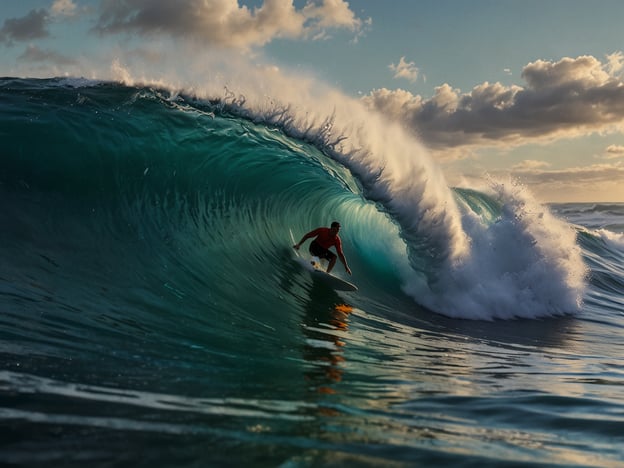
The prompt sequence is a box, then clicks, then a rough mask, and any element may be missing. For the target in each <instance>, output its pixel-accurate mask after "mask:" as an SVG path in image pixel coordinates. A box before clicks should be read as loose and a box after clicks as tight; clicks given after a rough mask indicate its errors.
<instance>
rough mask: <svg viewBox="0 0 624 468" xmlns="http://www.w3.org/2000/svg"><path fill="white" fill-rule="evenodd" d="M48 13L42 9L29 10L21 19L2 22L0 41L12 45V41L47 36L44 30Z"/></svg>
mask: <svg viewBox="0 0 624 468" xmlns="http://www.w3.org/2000/svg"><path fill="white" fill-rule="evenodd" d="M47 19H48V12H47V11H46V10H44V9H38V10H31V11H30V12H29V13H28V14H27V15H26V16H23V17H21V18H9V19H6V20H4V24H3V25H2V28H1V29H0V41H3V42H6V43H8V44H12V43H13V42H14V41H30V40H33V39H41V38H43V37H47V36H49V32H48V30H47V29H46V26H47Z"/></svg>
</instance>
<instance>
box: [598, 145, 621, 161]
mask: <svg viewBox="0 0 624 468" xmlns="http://www.w3.org/2000/svg"><path fill="white" fill-rule="evenodd" d="M623 157H624V146H622V145H609V146H607V148H606V149H605V154H604V155H603V156H602V158H603V159H617V158H623Z"/></svg>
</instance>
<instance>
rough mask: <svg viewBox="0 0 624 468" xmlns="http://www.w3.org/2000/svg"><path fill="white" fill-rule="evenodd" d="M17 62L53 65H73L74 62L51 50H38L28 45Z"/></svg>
mask: <svg viewBox="0 0 624 468" xmlns="http://www.w3.org/2000/svg"><path fill="white" fill-rule="evenodd" d="M18 60H22V61H26V62H49V63H52V64H54V65H61V66H63V65H74V64H76V63H77V62H76V60H74V59H72V58H70V57H66V56H65V55H61V54H59V53H58V52H54V51H52V50H44V49H40V48H39V47H37V46H34V45H29V46H28V48H27V49H26V50H25V51H24V52H23V53H22V55H20V56H19V57H18Z"/></svg>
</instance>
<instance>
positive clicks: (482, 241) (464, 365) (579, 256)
mask: <svg viewBox="0 0 624 468" xmlns="http://www.w3.org/2000/svg"><path fill="white" fill-rule="evenodd" d="M302 89H304V90H305V89H308V88H306V87H305V86H304V87H302ZM265 91H266V90H265ZM337 94H338V93H337V92H334V91H331V90H329V91H325V92H324V93H322V95H321V94H319V95H310V96H306V97H304V98H301V97H299V98H298V99H297V100H290V98H289V97H286V96H282V98H283V99H282V100H280V101H278V100H277V99H276V98H275V97H267V94H266V92H264V93H263V92H260V93H258V94H249V93H240V92H237V90H233V89H230V88H224V89H220V90H219V91H218V92H215V91H214V90H210V91H208V90H203V89H198V88H197V87H192V86H188V87H183V86H172V85H171V84H165V83H150V84H147V83H145V82H143V81H141V80H134V79H131V77H129V76H125V77H124V78H123V79H122V80H120V81H97V80H85V79H73V78H50V79H22V78H2V79H0V122H1V126H0V129H1V130H0V132H1V133H2V137H3V147H2V155H1V159H0V222H1V226H2V229H1V230H0V236H1V242H0V252H1V255H2V259H3V261H2V263H1V265H0V398H1V399H2V403H1V404H0V418H1V420H2V426H3V429H0V432H2V434H3V438H2V439H3V440H2V442H0V459H2V460H3V461H6V462H7V463H9V464H17V465H20V464H24V465H36V464H44V463H53V464H55V465H59V464H61V465H65V466H67V465H76V466H83V465H84V464H87V463H88V464H90V465H107V466H110V465H132V466H136V465H146V466H147V465H150V466H153V465H154V464H156V465H159V466H207V465H212V466H214V465H216V466H220V465H230V464H232V465H237V464H238V465H249V464H252V465H258V466H319V465H322V466H325V465H329V466H332V465H338V466H343V465H350V466H381V465H383V466H391V465H398V466H414V465H426V466H429V465H439V464H450V465H453V466H476V465H478V466H488V465H491V466H502V465H505V466H513V465H517V466H558V465H561V466H617V465H618V464H619V463H620V462H621V461H622V459H624V451H623V450H622V448H621V446H622V442H623V440H622V439H623V438H624V432H623V431H622V430H621V428H622V427H624V425H623V423H624V417H623V415H624V392H623V391H622V388H624V387H623V384H624V368H623V366H622V364H621V362H620V356H621V355H622V351H624V349H623V346H622V344H621V343H620V339H619V338H620V334H621V330H622V326H623V325H624V322H623V317H622V310H623V308H622V299H621V290H622V286H623V284H624V268H622V264H623V261H624V205H621V204H602V205H600V204H560V205H550V206H546V205H543V204H540V203H539V202H538V201H537V200H535V199H534V198H533V197H532V195H531V193H530V191H529V190H528V189H527V188H526V187H525V186H523V185H522V183H521V181H514V180H493V179H489V180H485V181H484V183H483V184H481V185H480V186H479V187H475V186H473V187H470V186H462V187H449V186H448V184H447V182H446V180H445V178H444V174H443V172H442V170H441V168H440V167H439V166H438V165H437V164H436V163H435V162H434V161H433V160H432V159H431V158H430V157H429V155H428V153H427V150H426V148H424V147H423V146H422V145H421V144H420V143H419V141H418V140H417V139H416V138H415V137H414V136H413V135H411V134H409V133H408V132H407V131H406V130H405V129H403V128H402V127H401V126H399V125H398V124H396V123H392V122H391V121H390V119H388V118H386V117H385V116H383V115H379V114H375V113H372V112H370V111H368V110H367V109H366V108H365V107H364V106H363V105H362V103H360V102H359V101H357V100H351V99H346V98H344V97H341V96H337ZM308 102H314V103H316V104H315V105H310V106H307V105H306V103H308ZM319 102H322V105H317V104H318V103H319ZM333 220H339V221H340V222H341V224H342V230H341V237H342V240H343V247H344V250H345V253H346V255H347V257H348V259H349V264H350V266H351V269H352V270H353V277H349V278H347V277H346V276H345V275H346V274H345V273H344V272H343V271H342V266H341V265H340V264H338V265H337V266H336V269H335V272H336V273H337V274H338V275H341V276H343V277H345V278H347V279H349V280H350V281H353V282H355V283H356V284H357V285H358V287H359V291H358V292H357V293H338V292H335V291H333V290H331V289H329V288H327V286H326V285H324V284H322V283H317V282H315V281H314V280H313V278H312V277H311V276H310V275H309V273H308V272H307V271H305V270H303V269H302V268H301V267H300V265H299V264H298V263H297V262H296V261H295V255H294V252H293V250H292V248H291V241H290V234H289V231H290V230H292V232H293V233H294V235H295V237H296V238H299V237H300V236H301V235H303V234H304V233H305V232H308V231H309V230H311V229H313V228H315V227H317V226H321V225H329V223H330V222H331V221H333Z"/></svg>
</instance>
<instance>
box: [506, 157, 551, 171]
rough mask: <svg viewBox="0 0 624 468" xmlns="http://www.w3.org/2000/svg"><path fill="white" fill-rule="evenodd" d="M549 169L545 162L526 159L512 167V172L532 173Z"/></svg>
mask: <svg viewBox="0 0 624 468" xmlns="http://www.w3.org/2000/svg"><path fill="white" fill-rule="evenodd" d="M546 167H550V164H549V163H547V162H546V161H537V160H535V159H527V160H525V161H522V162H521V163H519V164H516V165H515V166H513V167H512V170H514V171H534V170H536V169H544V168H546Z"/></svg>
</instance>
